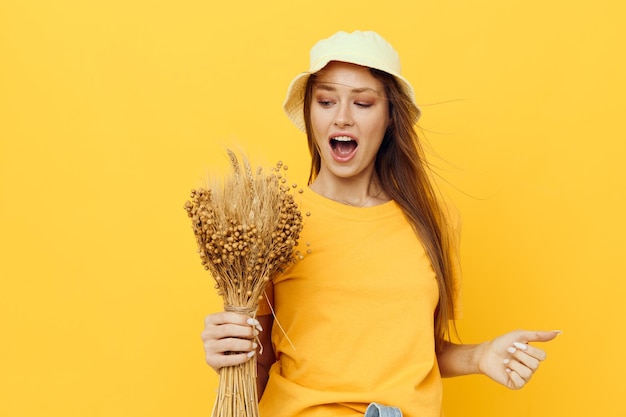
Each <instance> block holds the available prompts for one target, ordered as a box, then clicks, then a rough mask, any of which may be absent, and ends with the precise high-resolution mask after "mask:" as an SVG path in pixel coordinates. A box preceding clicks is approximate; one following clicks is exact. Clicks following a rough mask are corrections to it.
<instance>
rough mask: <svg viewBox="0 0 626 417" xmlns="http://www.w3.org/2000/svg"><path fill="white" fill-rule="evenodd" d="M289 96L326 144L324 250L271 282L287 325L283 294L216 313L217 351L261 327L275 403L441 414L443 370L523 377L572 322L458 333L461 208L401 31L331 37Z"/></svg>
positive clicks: (309, 227)
mask: <svg viewBox="0 0 626 417" xmlns="http://www.w3.org/2000/svg"><path fill="white" fill-rule="evenodd" d="M285 111H286V113H287V115H288V117H289V118H290V119H291V120H292V121H293V122H294V124H295V125H296V126H297V127H298V128H300V129H302V130H304V131H305V132H306V134H307V138H308V145H309V150H310V153H311V157H312V164H311V175H310V180H309V189H308V190H306V191H305V192H304V194H303V197H302V203H301V206H302V210H303V211H307V212H310V213H311V216H310V217H308V218H307V223H306V224H305V227H304V230H303V232H302V234H301V237H300V243H301V245H304V244H307V245H310V248H311V253H310V254H307V255H306V256H305V258H304V259H303V260H301V261H298V262H297V263H295V264H293V265H292V266H290V268H289V269H288V270H286V271H285V272H284V273H283V274H281V275H280V276H277V277H275V278H274V279H273V285H272V287H271V288H270V290H268V299H269V300H270V303H269V304H271V305H272V307H273V308H274V310H275V314H276V319H277V321H278V323H280V325H281V327H282V328H279V326H273V322H274V320H273V317H272V315H271V314H270V313H271V311H270V309H269V308H268V307H269V306H268V305H263V306H261V308H260V310H259V312H258V316H257V319H249V318H247V317H245V316H241V315H238V314H235V313H230V312H222V313H217V314H213V315H210V316H208V317H207V319H206V327H205V330H204V332H203V334H202V338H203V340H204V346H205V351H206V360H207V363H208V364H209V365H210V366H211V367H213V369H215V370H216V371H217V370H219V368H220V367H222V366H229V365H234V364H240V363H243V362H245V361H247V360H249V359H250V357H252V356H253V355H254V354H256V353H255V352H257V349H258V346H257V343H256V342H255V340H256V339H255V338H256V337H257V336H258V340H260V342H261V343H262V345H263V347H264V349H263V351H262V353H261V354H260V355H259V357H258V367H259V373H258V385H259V391H260V392H261V393H262V397H261V400H260V409H261V415H262V416H271V417H282V416H284V417H295V416H333V417H334V416H359V415H360V416H363V415H364V413H366V412H367V414H365V415H366V416H369V415H372V416H375V415H379V414H380V415H388V416H401V415H404V416H406V417H435V416H440V415H441V414H442V411H441V398H442V392H441V390H442V388H441V377H450V376H459V375H468V374H484V375H487V376H488V377H490V378H492V379H493V380H495V381H497V382H499V383H501V384H503V385H505V386H507V387H509V388H511V389H519V388H521V387H523V386H524V385H525V384H526V383H527V382H528V381H529V380H530V378H531V377H532V375H533V374H534V372H535V371H536V370H537V367H538V366H539V363H540V362H541V361H542V360H544V359H545V357H546V354H545V352H544V351H543V350H541V349H539V348H538V347H536V346H534V345H531V344H529V342H545V341H548V340H551V339H553V338H554V337H556V336H557V334H558V332H556V331H551V332H539V331H522V330H518V331H513V332H510V333H507V334H505V335H503V336H500V337H497V338H495V339H493V340H491V341H487V342H484V343H481V344H476V345H465V344H463V345H462V344H454V343H452V342H450V329H449V326H450V325H449V323H450V321H451V320H453V319H455V318H457V317H458V315H459V313H460V306H459V301H458V300H459V273H458V271H459V268H458V254H457V251H458V231H457V230H458V227H457V223H458V219H457V216H456V215H455V214H454V212H453V211H452V210H451V209H450V207H448V205H446V204H445V203H444V202H443V201H442V199H440V198H439V196H438V195H437V193H436V192H435V190H434V189H433V186H432V184H431V181H430V178H429V173H428V170H427V165H426V162H425V160H424V156H423V152H422V149H421V147H420V144H419V141H418V138H417V135H416V133H415V130H414V128H413V126H414V124H415V123H416V122H417V120H418V118H419V116H420V110H419V108H418V107H417V105H416V104H415V99H414V92H413V88H412V87H411V84H410V83H409V82H408V81H407V80H406V79H404V78H403V77H402V76H401V74H400V62H399V58H398V55H397V53H396V52H395V50H394V49H393V48H392V47H391V45H389V44H388V43H387V42H386V41H385V40H384V39H382V38H381V37H380V36H379V35H378V34H376V33H374V32H358V31H357V32H353V33H345V32H339V33H337V34H335V35H333V36H332V37H330V38H328V39H325V40H322V41H320V42H318V43H317V44H316V45H315V46H314V47H313V49H312V50H311V66H310V69H309V71H307V72H305V73H302V74H300V75H298V76H297V77H296V78H295V79H294V81H293V82H292V83H291V85H290V87H289V90H288V93H287V99H286V101H285ZM226 352H229V354H226ZM232 352H240V353H238V354H231V353H232ZM368 406H369V407H368Z"/></svg>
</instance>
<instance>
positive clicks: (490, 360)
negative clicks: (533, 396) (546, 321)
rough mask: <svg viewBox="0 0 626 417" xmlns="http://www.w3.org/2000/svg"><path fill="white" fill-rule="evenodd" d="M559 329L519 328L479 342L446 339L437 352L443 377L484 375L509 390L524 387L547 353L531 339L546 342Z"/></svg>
mask: <svg viewBox="0 0 626 417" xmlns="http://www.w3.org/2000/svg"><path fill="white" fill-rule="evenodd" d="M559 333H560V331H550V332H543V331H526V330H516V331H513V332H510V333H506V334H504V335H502V336H499V337H497V338H495V339H493V340H490V341H488V342H484V343H481V344H477V345H465V344H464V345H458V344H454V343H450V342H446V343H444V344H443V346H442V347H441V348H440V349H439V351H438V352H437V361H438V362H439V369H440V371H441V375H442V376H443V377H453V376H461V375H470V374H483V375H486V376H488V377H489V378H491V379H493V380H494V381H496V382H499V383H500V384H502V385H504V386H506V387H507V388H510V389H520V388H522V387H523V386H524V385H525V384H526V383H528V381H530V378H531V377H532V376H533V374H534V373H535V371H536V370H537V368H538V367H539V364H540V363H541V362H542V361H543V360H545V359H546V353H545V352H544V351H543V350H542V349H539V348H538V347H535V346H533V345H530V344H529V342H547V341H550V340H552V339H554V338H555V337H556V336H557V335H558V334H559Z"/></svg>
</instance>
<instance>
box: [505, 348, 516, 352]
mask: <svg viewBox="0 0 626 417" xmlns="http://www.w3.org/2000/svg"><path fill="white" fill-rule="evenodd" d="M515 350H516V349H515V348H514V347H512V346H511V347H508V348H506V351H507V352H509V353H515Z"/></svg>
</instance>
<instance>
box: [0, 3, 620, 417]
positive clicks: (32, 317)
mask: <svg viewBox="0 0 626 417" xmlns="http://www.w3.org/2000/svg"><path fill="white" fill-rule="evenodd" d="M625 11H626V8H625V6H623V5H622V2H618V1H614V0H581V1H571V0H570V1H564V0H562V1H544V0H524V1H522V0H514V1H513V0H507V1H496V0H490V1H486V0H480V1H476V0H475V1H451V0H447V1H419V0H418V1H408V0H407V1H394V0H389V1H385V2H378V1H377V2H374V1H363V2H341V1H336V0H333V1H328V0H321V1H317V2H306V3H303V2H292V1H275V2H272V1H269V2H259V1H248V2H245V1H244V2H241V1H239V2H213V1H210V0H177V1H173V0H170V1H167V0H164V1H156V0H135V1H121V0H110V1H83V0H75V1H71V0H48V1H46V0H39V1H37V0H20V1H8V0H2V1H1V2H0V140H1V142H0V198H1V201H0V203H1V204H0V256H1V261H0V277H1V279H0V299H1V303H0V415H1V416H11V417H13V416H64V417H68V416H116V417H119V416H151V417H159V416H206V415H209V413H210V411H211V407H212V403H213V395H214V391H215V388H216V384H217V378H216V376H215V375H214V374H213V373H212V371H210V369H208V367H207V366H206V365H205V364H204V357H203V350H202V345H201V342H200V332H201V330H202V327H203V318H204V316H205V315H206V314H208V313H210V312H212V311H215V310H217V309H219V308H220V300H219V299H218V298H217V296H216V295H215V294H214V290H213V288H212V283H211V282H210V278H209V276H208V274H206V273H205V272H204V271H203V270H202V268H201V266H200V264H199V258H198V257H197V254H196V253H195V243H194V241H193V236H192V233H191V230H190V224H189V221H188V219H187V218H186V216H185V212H184V211H183V208H182V207H183V203H184V201H185V200H186V199H187V196H188V192H189V190H190V189H191V188H192V187H195V186H197V185H199V183H200V182H201V179H202V178H203V177H204V175H205V173H206V171H207V170H209V171H216V170H220V169H222V168H224V167H225V166H226V164H225V162H226V159H225V156H224V151H223V149H224V146H239V147H241V148H243V149H245V150H246V151H247V152H248V153H250V154H251V155H252V156H253V158H255V157H256V158H257V160H258V161H260V162H261V163H268V164H269V163H274V162H275V161H276V160H278V159H282V160H284V161H285V162H286V163H288V164H289V165H290V166H291V167H292V168H291V170H290V173H291V175H292V179H294V180H296V181H297V182H300V183H302V184H304V181H305V180H304V178H305V176H306V172H307V170H308V163H307V160H308V155H307V152H306V147H305V142H304V137H303V135H302V134H300V133H299V131H297V130H296V129H295V128H294V127H293V126H291V125H290V124H289V122H288V121H287V119H286V118H285V117H284V116H283V114H282V110H281V104H282V100H283V97H284V92H285V89H286V87H287V84H288V82H289V81H290V80H291V78H292V77H293V76H294V75H295V74H296V73H297V72H300V71H302V70H304V69H305V68H306V66H307V64H308V50H309V48H310V47H311V46H312V44H313V43H314V42H315V41H316V40H318V39H319V38H322V37H326V36H328V35H330V34H332V33H333V32H335V31H336V30H339V29H345V30H354V29H374V30H377V31H379V32H380V33H381V34H383V36H385V37H386V38H387V39H388V40H389V41H391V43H392V44H394V46H395V47H396V49H398V51H399V52H400V54H401V57H402V59H403V65H404V73H405V75H406V76H407V78H409V79H410V80H412V81H413V83H414V86H415V89H416V91H417V95H418V100H419V102H420V103H421V105H422V108H423V111H424V117H423V119H422V122H421V127H422V129H423V131H424V134H425V136H426V137H427V138H428V141H429V143H430V144H431V147H432V149H433V150H434V153H436V156H433V158H432V161H433V163H434V164H435V165H436V166H437V169H438V172H439V173H440V174H441V176H442V177H443V178H444V179H445V182H444V183H443V187H444V188H445V189H446V191H447V192H448V193H449V194H450V195H451V197H452V198H453V199H454V200H455V201H456V203H457V205H458V206H459V208H460V209H461V211H462V213H463V216H464V240H463V266H464V272H465V280H464V311H465V318H464V319H463V320H462V321H461V323H460V332H461V336H462V338H463V340H464V341H466V342H475V341H481V340H485V339H487V338H489V337H492V336H495V335H496V334H499V333H501V332H504V331H507V330H509V329H514V328H518V327H527V328H542V329H554V328H559V329H562V330H563V332H564V333H563V335H562V336H560V337H559V338H558V340H556V341H554V342H552V343H550V344H548V345H545V348H546V349H547V351H548V354H549V360H548V361H547V362H546V363H545V364H544V365H543V368H542V369H540V371H539V372H538V374H537V375H536V376H535V378H534V380H533V381H532V382H531V384H529V386H528V387H526V388H525V389H524V390H522V391H520V392H512V391H508V390H506V389H505V388H503V387H500V386H497V385H496V384H495V383H492V382H491V381H489V380H488V379H487V378H485V377H480V376H471V377H465V378H459V379H455V380H446V381H445V389H446V391H445V404H444V406H445V409H446V411H447V415H448V416H449V417H455V416H459V417H461V416H464V417H465V416H481V417H485V416H494V417H495V416H498V417H499V416H503V415H506V416H508V417H514V416H529V415H532V416H534V417H541V416H589V415H602V416H623V415H626V407H625V405H624V401H623V400H624V398H623V395H624V382H623V377H624V374H626V365H625V362H624V360H623V351H624V336H623V334H624V307H623V305H624V304H623V300H624V296H625V295H626V294H625V293H626V291H625V284H624V281H625V279H624V278H625V272H626V271H625V267H624V261H623V259H624V253H625V252H626V251H625V249H626V246H625V244H624V234H625V232H626V228H625V221H624V212H626V204H625V200H626V196H625V193H624V178H625V176H624V168H623V166H624V163H623V159H624V156H625V151H626V145H625V139H626V135H625V129H624V127H623V121H624V107H625V106H624V97H625V96H626V88H625V81H624V76H625V75H626V71H625V62H626V59H625V55H624V50H623V48H624V40H626V29H624V24H623V20H624V16H625ZM355 349H358V344H356V343H355Z"/></svg>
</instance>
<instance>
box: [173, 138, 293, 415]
mask: <svg viewBox="0 0 626 417" xmlns="http://www.w3.org/2000/svg"><path fill="white" fill-rule="evenodd" d="M228 155H229V157H230V163H231V169H232V175H230V176H228V177H226V178H225V179H224V182H223V184H221V185H218V184H214V185H213V186H212V187H211V188H208V187H207V188H199V189H197V190H192V191H191V200H190V201H187V202H186V203H185V210H186V211H187V214H188V215H189V217H190V218H191V221H192V228H193V232H194V235H195V237H196V241H197V243H198V253H199V254H200V258H201V260H202V265H203V266H204V268H205V269H206V270H208V271H209V272H210V273H211V275H212V276H213V278H214V280H215V288H216V289H217V291H218V294H219V295H220V296H222V298H223V300H224V308H225V310H229V311H236V312H240V313H244V314H248V315H250V316H251V317H253V316H254V315H255V314H256V310H257V307H258V304H259V300H260V299H261V298H262V297H263V292H264V290H265V286H266V285H267V283H268V282H269V281H270V279H271V278H272V277H273V276H274V275H275V274H276V273H277V272H280V271H281V270H282V269H283V268H284V267H285V266H287V264H289V263H290V262H293V261H295V260H296V259H298V258H301V257H302V255H301V254H300V253H299V252H297V251H296V246H297V243H298V238H299V235H300V231H301V230H302V215H301V213H300V210H299V208H298V205H297V204H296V203H295V202H294V198H293V195H292V194H291V190H292V189H295V188H296V186H295V185H293V186H291V187H290V186H289V185H288V184H287V179H286V178H285V173H284V171H286V170H287V167H286V166H284V165H283V164H282V163H281V162H279V163H277V164H276V166H275V167H272V168H271V169H270V170H269V172H266V171H264V170H263V169H262V168H257V169H256V172H253V170H252V167H251V166H250V163H249V161H248V160H247V159H246V158H245V157H243V158H242V162H240V161H239V158H237V155H236V154H235V153H233V152H232V151H230V150H228ZM300 192H301V190H300ZM257 403H258V398H257V392H256V356H253V358H252V360H249V361H248V362H246V363H245V364H243V365H238V366H232V367H225V368H222V369H221V370H220V384H219V387H218V395H217V399H216V403H215V407H214V409H213V417H243V416H249V417H257V416H258V415H259V412H258V404H257Z"/></svg>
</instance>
